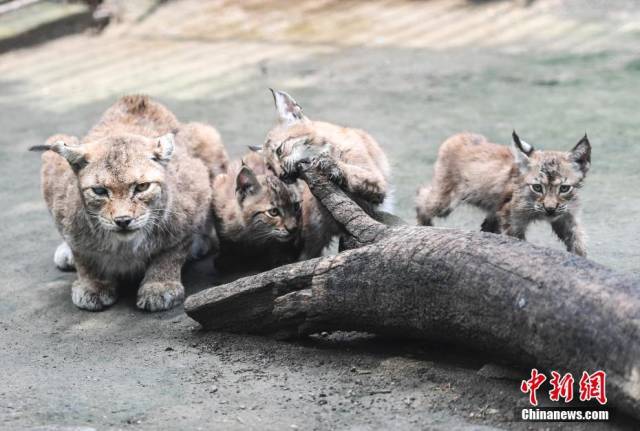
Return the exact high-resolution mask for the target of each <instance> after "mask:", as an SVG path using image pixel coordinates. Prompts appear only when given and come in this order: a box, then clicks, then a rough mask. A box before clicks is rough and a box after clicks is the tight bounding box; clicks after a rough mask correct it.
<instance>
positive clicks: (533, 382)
mask: <svg viewBox="0 0 640 431" xmlns="http://www.w3.org/2000/svg"><path fill="white" fill-rule="evenodd" d="M545 380H547V377H546V376H545V375H544V374H540V373H538V370H537V369H535V368H534V369H533V370H531V378H530V379H529V380H523V381H522V383H520V390H521V391H522V392H524V393H525V394H526V393H529V402H530V403H531V405H532V406H537V405H538V398H537V397H536V391H537V390H538V388H539V387H540V385H541V384H543V383H544V381H545Z"/></svg>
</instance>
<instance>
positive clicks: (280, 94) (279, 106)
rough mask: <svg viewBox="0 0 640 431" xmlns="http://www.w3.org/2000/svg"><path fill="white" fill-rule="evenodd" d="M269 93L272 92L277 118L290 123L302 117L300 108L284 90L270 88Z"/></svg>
mask: <svg viewBox="0 0 640 431" xmlns="http://www.w3.org/2000/svg"><path fill="white" fill-rule="evenodd" d="M269 90H271V94H273V101H274V102H275V104H276V110H277V111H278V118H279V120H280V122H281V123H283V124H292V123H295V122H298V121H302V120H303V119H304V114H303V113H302V108H301V107H300V105H298V104H297V103H296V101H295V100H293V97H291V96H289V95H288V94H287V93H285V92H284V91H277V90H274V89H273V88H270V89H269Z"/></svg>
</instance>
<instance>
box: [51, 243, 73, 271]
mask: <svg viewBox="0 0 640 431" xmlns="http://www.w3.org/2000/svg"><path fill="white" fill-rule="evenodd" d="M53 263H55V265H56V267H57V268H58V269H59V270H61V271H74V270H75V269H76V262H75V260H74V258H73V252H72V251H71V248H70V247H69V244H67V243H66V242H63V243H62V244H60V245H59V246H58V248H56V252H55V253H54V254H53Z"/></svg>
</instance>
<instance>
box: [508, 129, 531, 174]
mask: <svg viewBox="0 0 640 431" xmlns="http://www.w3.org/2000/svg"><path fill="white" fill-rule="evenodd" d="M511 136H512V137H513V148H512V153H513V157H514V158H515V160H516V164H517V165H518V168H519V169H520V170H521V171H524V170H526V169H527V168H528V167H529V156H530V155H531V154H532V153H533V147H532V146H531V145H529V144H528V143H526V142H525V141H523V140H521V139H520V136H518V134H517V133H516V131H515V130H514V131H513V133H512V135H511Z"/></svg>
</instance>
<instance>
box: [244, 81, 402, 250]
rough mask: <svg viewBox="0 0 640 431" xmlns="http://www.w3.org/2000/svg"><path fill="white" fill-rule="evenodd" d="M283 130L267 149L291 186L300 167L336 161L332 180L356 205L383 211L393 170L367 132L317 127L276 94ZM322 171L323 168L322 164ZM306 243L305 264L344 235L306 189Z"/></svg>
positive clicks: (272, 166) (275, 167)
mask: <svg viewBox="0 0 640 431" xmlns="http://www.w3.org/2000/svg"><path fill="white" fill-rule="evenodd" d="M271 91H272V93H273V98H274V102H275V107H276V110H277V112H278V124H277V125H276V126H275V127H273V128H272V129H271V130H270V131H269V133H268V134H267V137H266V140H265V143H264V145H263V146H262V147H254V148H253V149H254V150H256V151H259V152H260V153H261V154H263V155H264V157H265V160H266V163H267V166H268V167H269V169H271V170H272V171H273V172H274V173H275V174H276V175H277V176H279V177H280V178H282V179H284V180H285V181H288V182H290V181H293V180H294V179H295V178H296V174H297V172H296V171H297V167H298V166H297V165H298V162H300V161H302V160H305V159H307V160H308V159H314V160H316V161H319V162H321V161H322V160H323V158H327V157H328V158H331V159H332V161H333V162H334V163H330V164H326V166H331V169H330V171H328V172H327V174H328V175H329V176H330V177H331V179H332V180H333V181H335V182H336V183H337V184H339V185H341V186H342V187H343V188H344V189H345V190H346V191H347V192H348V193H349V194H350V195H351V196H352V197H353V198H354V199H356V200H357V201H358V202H359V203H360V204H362V205H365V206H369V205H370V206H373V207H377V206H378V205H380V204H382V203H383V202H384V201H385V198H386V197H387V194H388V189H389V176H390V168H389V162H388V161H387V157H386V155H385V154H384V152H383V151H382V149H381V148H380V146H379V145H378V143H377V142H376V141H375V140H374V139H373V138H372V137H371V136H370V135H369V134H367V133H366V132H364V131H363V130H359V129H352V128H348V127H341V126H337V125H334V124H330V123H325V122H322V121H313V120H310V119H309V118H307V117H306V116H305V115H304V114H303V113H302V108H301V107H300V105H298V104H297V103H296V101H295V100H294V99H293V98H292V97H291V96H289V95H288V94H287V93H285V92H283V91H274V90H271ZM320 165H321V166H322V164H321V163H320ZM302 187H303V191H302V194H303V225H304V228H303V242H304V248H303V251H302V254H301V256H300V259H308V258H312V257H316V256H319V255H320V254H321V253H322V250H323V249H324V248H325V247H326V246H327V245H328V244H329V243H330V242H331V239H332V238H333V237H334V236H336V235H339V234H340V228H339V226H338V225H337V224H336V223H335V222H334V221H333V219H332V218H331V216H330V215H329V214H328V213H327V212H326V210H325V209H324V207H322V205H320V204H319V203H318V202H317V201H316V199H315V197H314V196H313V195H312V194H311V192H310V191H309V189H308V188H307V187H306V185H303V186H302Z"/></svg>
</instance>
